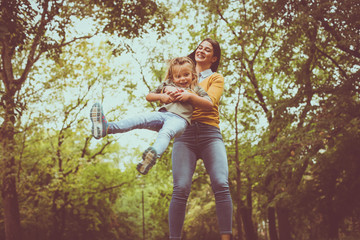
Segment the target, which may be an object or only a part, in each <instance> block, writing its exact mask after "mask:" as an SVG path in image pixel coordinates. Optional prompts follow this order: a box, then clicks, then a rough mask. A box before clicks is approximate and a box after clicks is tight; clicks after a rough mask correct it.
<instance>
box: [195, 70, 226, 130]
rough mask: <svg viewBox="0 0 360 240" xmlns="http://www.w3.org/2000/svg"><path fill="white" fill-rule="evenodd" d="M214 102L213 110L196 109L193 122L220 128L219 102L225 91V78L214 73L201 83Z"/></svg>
mask: <svg viewBox="0 0 360 240" xmlns="http://www.w3.org/2000/svg"><path fill="white" fill-rule="evenodd" d="M199 85H200V86H201V87H202V88H203V89H204V90H205V91H206V92H207V94H208V95H209V97H210V98H211V100H212V102H213V107H212V109H211V110H203V109H199V108H194V112H193V115H192V118H191V121H192V122H201V123H205V124H209V125H211V126H215V127H217V128H219V123H220V119H219V102H220V98H221V95H222V93H223V91H224V77H223V76H222V75H221V74H220V73H213V74H212V75H210V76H209V77H207V78H205V79H204V80H203V81H201V82H200V83H199Z"/></svg>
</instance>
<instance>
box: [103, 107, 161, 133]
mask: <svg viewBox="0 0 360 240" xmlns="http://www.w3.org/2000/svg"><path fill="white" fill-rule="evenodd" d="M163 114H164V113H163V112H150V113H144V114H140V115H135V116H131V117H128V118H125V119H122V120H120V121H118V122H109V123H108V130H107V133H108V134H115V133H123V132H128V131H131V130H134V129H149V130H153V131H159V130H160V128H161V127H162V125H163V123H164V118H163V116H162V115H163Z"/></svg>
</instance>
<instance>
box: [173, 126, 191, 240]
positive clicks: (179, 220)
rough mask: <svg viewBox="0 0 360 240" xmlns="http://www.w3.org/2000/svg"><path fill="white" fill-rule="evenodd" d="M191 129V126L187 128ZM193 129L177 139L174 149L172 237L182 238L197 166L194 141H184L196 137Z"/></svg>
mask: <svg viewBox="0 0 360 240" xmlns="http://www.w3.org/2000/svg"><path fill="white" fill-rule="evenodd" d="M187 129H189V127H188V128H187ZM191 132H192V131H185V133H184V134H183V135H182V136H181V137H180V138H179V139H180V140H181V141H177V140H178V139H175V142H174V145H173V151H172V169H173V183H174V186H173V194H172V199H171V202H170V207H169V229H170V239H180V238H181V231H182V228H183V224H184V219H185V210H186V203H187V199H188V197H189V194H190V189H191V181H192V176H193V174H194V171H195V167H196V160H197V158H196V154H195V151H194V149H193V146H194V144H193V143H192V141H191V140H190V141H183V140H184V138H186V137H188V138H190V139H194V138H192V137H191V135H192V134H190V133H191Z"/></svg>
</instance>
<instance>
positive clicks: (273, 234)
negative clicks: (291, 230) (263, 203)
mask: <svg viewBox="0 0 360 240" xmlns="http://www.w3.org/2000/svg"><path fill="white" fill-rule="evenodd" d="M268 219H269V236H270V240H278V236H277V231H276V218H275V209H274V208H273V207H269V208H268Z"/></svg>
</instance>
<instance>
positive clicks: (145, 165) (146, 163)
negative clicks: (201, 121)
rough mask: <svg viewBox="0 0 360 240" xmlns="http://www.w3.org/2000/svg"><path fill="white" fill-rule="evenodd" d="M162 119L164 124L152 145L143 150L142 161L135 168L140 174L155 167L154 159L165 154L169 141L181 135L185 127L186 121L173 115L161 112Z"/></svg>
mask: <svg viewBox="0 0 360 240" xmlns="http://www.w3.org/2000/svg"><path fill="white" fill-rule="evenodd" d="M162 119H163V121H164V124H163V126H162V128H161V129H160V131H159V134H158V136H157V138H156V140H155V143H154V145H153V146H151V147H149V148H148V149H146V150H145V152H144V153H143V157H142V158H143V160H142V161H141V162H140V163H139V164H138V165H137V167H136V169H137V170H138V171H139V172H140V173H141V174H147V173H148V171H149V170H150V169H151V168H152V167H153V166H154V165H155V163H156V159H157V158H160V156H161V155H162V154H163V153H164V152H165V150H166V148H167V147H168V146H169V143H170V140H171V139H172V138H174V137H175V136H179V135H181V134H182V133H183V132H184V130H185V128H186V126H187V121H186V120H185V119H184V118H182V117H180V116H178V115H176V114H174V113H170V112H163V113H162Z"/></svg>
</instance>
